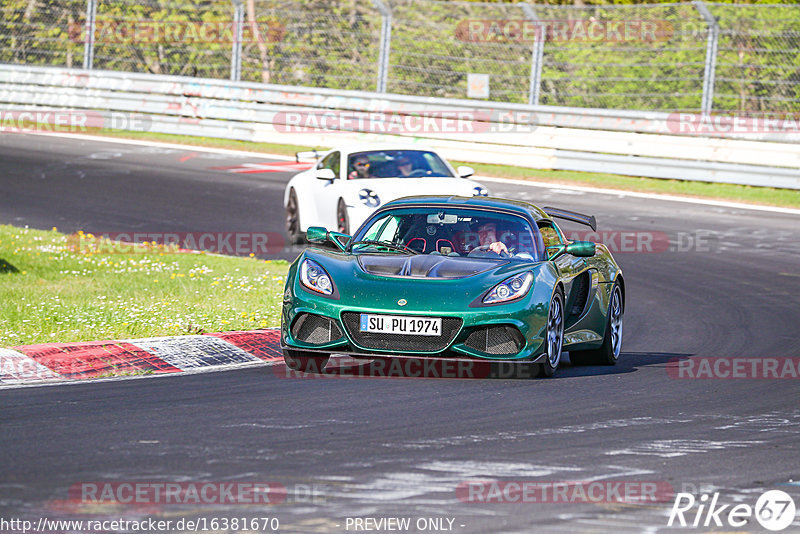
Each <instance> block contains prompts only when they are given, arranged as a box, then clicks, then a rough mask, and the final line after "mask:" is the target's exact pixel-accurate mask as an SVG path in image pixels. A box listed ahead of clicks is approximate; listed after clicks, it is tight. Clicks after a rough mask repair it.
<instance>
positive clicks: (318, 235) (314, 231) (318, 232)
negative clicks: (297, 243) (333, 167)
mask: <svg viewBox="0 0 800 534" xmlns="http://www.w3.org/2000/svg"><path fill="white" fill-rule="evenodd" d="M328 170H330V169H328ZM306 239H308V242H309V243H318V244H322V243H324V242H325V241H327V240H328V229H327V228H323V227H322V226H311V227H309V228H308V230H306Z"/></svg>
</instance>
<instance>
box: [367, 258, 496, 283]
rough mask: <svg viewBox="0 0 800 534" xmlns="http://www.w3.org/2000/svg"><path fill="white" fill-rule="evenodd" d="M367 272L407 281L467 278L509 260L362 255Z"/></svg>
mask: <svg viewBox="0 0 800 534" xmlns="http://www.w3.org/2000/svg"><path fill="white" fill-rule="evenodd" d="M358 263H359V265H360V266H361V269H362V270H363V271H364V272H367V273H369V274H377V275H383V276H394V277H407V278H466V277H468V276H473V275H476V274H479V273H482V272H486V271H489V270H492V269H496V268H497V267H499V266H500V265H504V264H506V263H508V261H505V260H500V259H498V260H494V259H470V258H462V257H452V256H439V255H422V254H420V255H417V256H406V255H400V254H391V255H389V254H386V255H384V254H375V255H373V254H361V255H359V256H358Z"/></svg>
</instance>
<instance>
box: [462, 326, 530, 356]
mask: <svg viewBox="0 0 800 534" xmlns="http://www.w3.org/2000/svg"><path fill="white" fill-rule="evenodd" d="M464 345H466V346H467V347H469V348H471V349H473V350H477V351H479V352H484V353H486V354H516V353H517V352H519V351H520V350H521V349H522V347H523V346H524V345H525V338H523V337H522V334H521V333H520V331H519V330H517V329H516V328H514V327H513V326H505V325H501V326H487V327H484V328H478V329H477V330H475V331H473V332H472V333H471V334H470V335H469V336H468V337H467V340H466V341H465V342H464Z"/></svg>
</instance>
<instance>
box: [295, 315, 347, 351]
mask: <svg viewBox="0 0 800 534" xmlns="http://www.w3.org/2000/svg"><path fill="white" fill-rule="evenodd" d="M292 336H294V338H295V339H296V340H298V341H302V342H303V343H311V344H312V345H322V344H323V343H330V342H331V341H335V340H337V339H339V338H340V337H342V331H341V330H339V327H338V326H337V325H336V321H333V320H331V319H328V318H327V317H322V316H320V315H314V314H313V313H301V314H300V315H299V316H298V317H297V319H296V320H295V322H294V325H293V326H292Z"/></svg>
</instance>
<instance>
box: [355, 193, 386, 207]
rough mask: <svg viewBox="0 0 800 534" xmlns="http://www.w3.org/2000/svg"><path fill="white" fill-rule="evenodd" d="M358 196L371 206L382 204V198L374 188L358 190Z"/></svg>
mask: <svg viewBox="0 0 800 534" xmlns="http://www.w3.org/2000/svg"><path fill="white" fill-rule="evenodd" d="M358 198H359V199H361V202H363V203H364V204H365V205H366V206H369V207H370V208H376V207H378V206H380V205H381V199H380V198H379V197H378V193H376V192H375V191H373V190H372V189H362V190H361V191H359V192H358Z"/></svg>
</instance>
